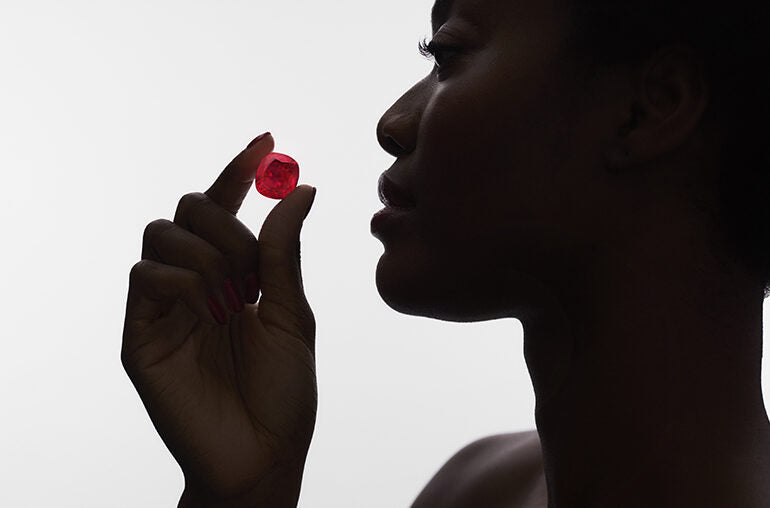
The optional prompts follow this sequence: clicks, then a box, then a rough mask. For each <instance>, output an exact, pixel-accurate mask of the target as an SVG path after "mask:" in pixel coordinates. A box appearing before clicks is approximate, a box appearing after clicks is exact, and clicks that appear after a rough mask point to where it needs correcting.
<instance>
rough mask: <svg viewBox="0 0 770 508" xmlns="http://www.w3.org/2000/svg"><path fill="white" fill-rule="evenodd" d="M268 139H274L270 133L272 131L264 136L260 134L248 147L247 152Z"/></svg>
mask: <svg viewBox="0 0 770 508" xmlns="http://www.w3.org/2000/svg"><path fill="white" fill-rule="evenodd" d="M267 137H270V138H272V137H273V135H272V134H271V133H270V131H267V132H265V133H263V134H260V135H259V136H257V137H256V138H254V139H252V140H251V142H250V143H249V144H248V145H246V150H248V149H249V148H251V147H252V146H254V145H256V144H257V143H259V142H260V141H262V140H263V139H265V138H267Z"/></svg>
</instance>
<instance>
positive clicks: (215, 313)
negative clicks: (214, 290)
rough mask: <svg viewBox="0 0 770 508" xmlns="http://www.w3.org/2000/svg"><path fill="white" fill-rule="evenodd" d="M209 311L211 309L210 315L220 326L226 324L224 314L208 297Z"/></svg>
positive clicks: (215, 302) (212, 299) (214, 301)
mask: <svg viewBox="0 0 770 508" xmlns="http://www.w3.org/2000/svg"><path fill="white" fill-rule="evenodd" d="M209 309H211V315H212V316H214V319H216V320H217V322H218V323H219V324H220V325H223V324H225V323H227V318H226V317H225V312H224V311H223V310H222V308H221V307H220V306H219V304H218V303H217V301H216V300H215V299H214V297H213V296H209Z"/></svg>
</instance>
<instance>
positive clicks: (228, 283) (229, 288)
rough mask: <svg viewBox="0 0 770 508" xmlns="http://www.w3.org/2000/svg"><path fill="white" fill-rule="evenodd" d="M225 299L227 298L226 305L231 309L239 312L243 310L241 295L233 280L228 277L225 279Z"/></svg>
mask: <svg viewBox="0 0 770 508" xmlns="http://www.w3.org/2000/svg"><path fill="white" fill-rule="evenodd" d="M225 299H227V305H228V306H229V307H230V310H231V311H233V312H241V311H242V310H243V301H242V300H241V296H240V295H239V294H238V292H237V291H236V290H235V286H233V281H232V280H230V279H225Z"/></svg>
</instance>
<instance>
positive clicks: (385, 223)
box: [371, 206, 414, 236]
mask: <svg viewBox="0 0 770 508" xmlns="http://www.w3.org/2000/svg"><path fill="white" fill-rule="evenodd" d="M412 211H414V208H395V207H392V206H386V207H385V208H383V209H382V210H380V211H379V212H377V213H375V214H374V215H373V216H372V222H371V231H372V234H373V235H374V236H377V234H378V233H382V232H385V231H388V230H390V229H392V228H393V227H394V226H396V225H397V224H398V223H399V222H401V221H403V219H404V218H405V217H406V216H407V215H409V214H410V213H411V212H412Z"/></svg>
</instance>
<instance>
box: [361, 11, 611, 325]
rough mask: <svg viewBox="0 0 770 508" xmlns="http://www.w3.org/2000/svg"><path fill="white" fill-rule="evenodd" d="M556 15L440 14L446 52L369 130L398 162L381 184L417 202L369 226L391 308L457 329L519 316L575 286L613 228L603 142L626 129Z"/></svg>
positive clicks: (436, 37) (438, 39)
mask: <svg viewBox="0 0 770 508" xmlns="http://www.w3.org/2000/svg"><path fill="white" fill-rule="evenodd" d="M438 3H439V4H444V5H446V2H441V0H439V2H438ZM560 9H561V8H557V7H556V6H555V5H552V4H551V2H549V1H547V0H517V1H511V0H455V1H454V2H453V3H452V5H451V8H450V9H449V10H448V11H447V12H445V16H442V11H441V7H440V6H439V5H437V6H436V7H435V8H434V14H437V15H438V18H437V19H434V34H433V41H434V42H435V43H437V44H438V45H439V46H446V47H447V48H448V49H445V50H444V49H442V50H441V51H440V52H439V53H438V55H437V57H438V58H437V60H438V64H439V65H438V67H435V68H434V69H433V71H432V72H431V73H430V74H429V75H428V76H426V77H425V78H424V79H423V80H421V81H420V82H418V83H417V84H415V85H414V86H413V87H412V88H411V89H410V90H409V91H408V92H406V94H404V95H403V97H401V98H400V99H399V100H398V101H397V102H396V103H395V104H394V105H393V106H392V107H391V108H390V109H389V110H388V111H387V112H386V113H385V115H384V116H383V117H382V119H381V120H380V123H379V125H378V128H377V134H378V139H379V142H380V144H381V145H382V146H383V148H384V149H385V150H386V151H388V152H389V153H390V154H392V155H394V156H395V157H396V158H397V159H396V161H395V163H394V165H393V166H392V167H391V168H390V169H389V170H388V171H387V172H386V175H387V176H388V177H389V178H390V179H391V180H392V181H393V182H394V183H395V184H396V185H398V186H400V187H402V188H403V189H405V190H406V192H407V194H408V195H409V196H410V197H409V200H410V201H411V205H410V208H408V209H407V210H404V211H401V212H399V213H398V214H395V215H393V216H390V217H384V220H381V219H383V218H380V219H375V220H374V221H373V233H374V234H375V236H376V237H377V238H379V239H380V240H381V241H382V243H383V244H384V247H385V252H384V254H383V256H382V257H381V259H380V261H379V264H378V266H377V287H378V290H379V292H380V295H381V296H382V298H383V299H384V300H385V301H386V302H387V303H388V304H389V305H390V306H391V307H393V308H394V309H396V310H398V311H401V312H404V313H408V314H414V315H424V316H429V317H436V318H440V319H447V320H457V321H473V320H482V319H491V318H497V317H504V316H516V315H519V314H520V313H521V312H522V311H526V309H527V307H528V305H529V304H530V301H531V297H532V296H533V294H534V292H535V291H540V290H542V289H545V290H546V291H549V292H550V289H551V288H552V285H553V284H557V285H558V284H564V283H566V281H567V280H568V279H569V278H570V277H574V273H575V270H577V269H578V268H577V267H578V266H579V265H580V264H581V262H582V261H581V260H582V259H584V258H585V257H586V256H590V252H591V246H592V245H596V244H597V243H598V242H601V241H602V240H603V239H604V238H605V237H606V234H607V233H606V232H603V231H605V229H606V228H605V226H606V225H607V224H608V221H609V223H611V222H612V221H615V220H616V219H614V218H613V217H612V216H613V214H614V210H616V209H617V208H616V205H617V204H619V203H620V202H621V200H622V196H618V195H617V193H616V192H613V189H612V188H611V181H610V180H609V179H608V178H607V175H606V170H605V169H604V164H603V162H602V148H603V139H604V138H605V136H606V135H607V133H612V132H613V131H616V130H617V127H618V126H619V125H620V124H621V123H622V122H621V121H620V120H621V119H619V118H618V117H617V113H616V112H615V111H616V110H617V107H616V106H615V107H614V108H613V107H609V106H605V104H610V103H611V102H612V101H613V99H612V97H613V94H612V93H611V90H612V88H613V85H612V78H601V79H597V80H595V82H592V83H588V82H586V80H585V79H583V80H582V81H581V80H579V79H577V78H576V76H575V73H574V68H575V66H576V65H577V63H576V62H575V61H574V59H570V58H565V57H564V56H563V41H564V38H565V36H566V35H568V33H567V21H568V20H567V19H566V12H563V11H562V10H560ZM602 87H605V88H606V90H605V89H603V88H602ZM616 124H617V125H616ZM387 193H388V188H387V186H386V194H387ZM403 199H404V197H403V196H402V197H401V198H397V199H396V201H397V202H398V201H399V200H403Z"/></svg>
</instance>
